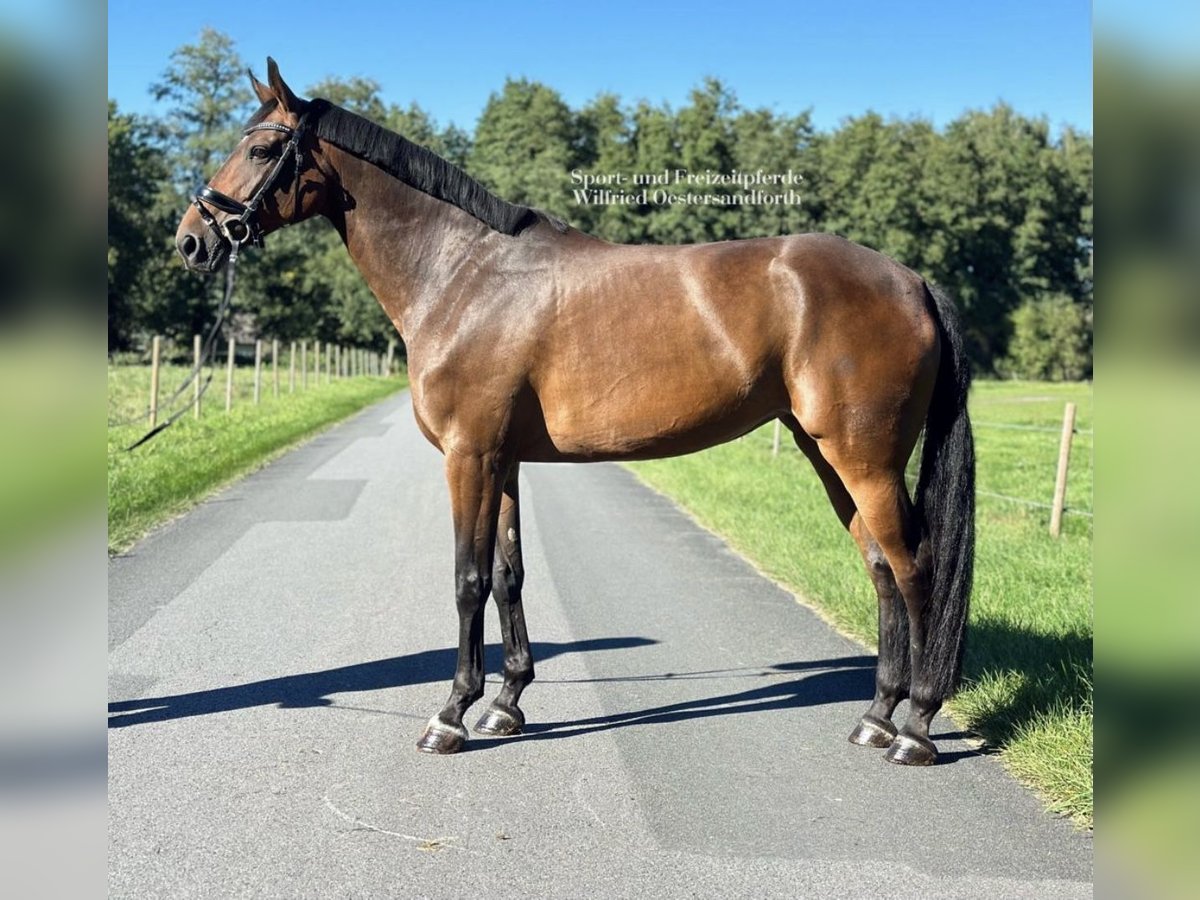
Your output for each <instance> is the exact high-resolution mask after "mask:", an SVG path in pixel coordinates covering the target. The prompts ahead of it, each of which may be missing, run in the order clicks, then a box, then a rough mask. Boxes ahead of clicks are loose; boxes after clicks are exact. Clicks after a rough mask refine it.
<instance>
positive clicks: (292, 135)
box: [192, 113, 308, 262]
mask: <svg viewBox="0 0 1200 900" xmlns="http://www.w3.org/2000/svg"><path fill="white" fill-rule="evenodd" d="M307 119H308V114H307V113H305V114H304V115H303V116H301V118H300V121H299V123H297V125H296V127H295V128H289V127H288V126H287V125H283V124H281V123H279V122H260V123H259V124H257V125H251V126H250V127H249V128H247V129H246V130H245V131H243V132H242V134H243V135H249V134H253V133H254V132H256V131H278V132H282V133H283V134H286V135H287V136H288V142H287V143H286V144H285V145H284V147H283V150H282V151H280V154H279V159H278V160H276V161H275V165H274V166H273V167H272V168H271V171H270V172H269V173H268V174H267V177H266V178H265V179H264V180H263V181H262V183H261V184H259V186H258V188H257V189H256V190H255V191H254V193H253V195H251V197H250V199H249V200H247V201H246V202H245V203H242V202H241V201H239V200H234V199H233V198H232V197H230V196H228V195H227V194H222V193H221V192H220V191H218V190H216V189H215V188H213V186H212V185H209V184H206V185H205V186H204V187H202V188H200V190H199V191H198V192H197V193H196V195H195V196H194V197H192V203H193V205H194V206H195V207H196V209H197V210H198V211H199V213H200V218H201V219H203V220H204V224H205V225H207V226H208V227H209V229H210V230H211V231H212V232H213V233H214V234H215V235H216V236H217V237H218V238H219V239H220V240H221V241H224V242H227V243H228V244H229V258H230V261H231V262H234V261H236V260H237V255H238V250H239V249H240V248H241V246H242V245H243V244H253V245H254V246H255V247H261V246H262V245H263V233H262V226H261V225H259V223H258V219H257V216H256V215H255V214H256V213H257V212H258V207H259V204H261V203H262V199H263V197H265V196H266V194H267V191H269V190H271V188H272V187H273V186H274V184H275V180H276V179H277V178H279V174H280V173H281V172H282V171H283V167H284V166H285V165H287V162H288V159H289V157H290V158H291V159H294V160H295V163H296V170H295V173H294V174H293V176H292V178H293V179H294V184H295V199H294V201H293V203H292V218H293V219H295V217H296V214H297V212H298V211H299V209H298V207H299V205H300V160H301V151H300V139H301V138H302V137H303V136H304V131H305V126H306V124H307V121H306V120H307ZM205 204H208V206H211V207H213V208H214V209H218V210H220V211H221V212H224V213H229V215H231V216H233V218H231V219H226V220H225V221H224V222H218V221H217V219H216V217H215V216H214V215H213V214H212V213H211V212H209V210H208V206H206V205H205Z"/></svg>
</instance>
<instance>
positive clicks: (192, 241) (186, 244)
mask: <svg viewBox="0 0 1200 900" xmlns="http://www.w3.org/2000/svg"><path fill="white" fill-rule="evenodd" d="M199 247H200V242H199V241H197V240H196V238H195V237H194V236H193V235H190V234H185V235H184V236H183V238H182V239H181V240H180V241H179V252H180V253H182V254H183V255H184V256H185V257H186V258H187V259H191V258H192V257H193V256H195V255H196V251H197V250H198V249H199Z"/></svg>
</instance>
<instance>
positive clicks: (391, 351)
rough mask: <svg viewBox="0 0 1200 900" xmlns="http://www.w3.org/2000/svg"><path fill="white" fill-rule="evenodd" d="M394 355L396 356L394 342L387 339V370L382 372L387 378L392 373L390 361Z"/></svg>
mask: <svg viewBox="0 0 1200 900" xmlns="http://www.w3.org/2000/svg"><path fill="white" fill-rule="evenodd" d="M395 357H396V342H395V341H388V355H387V371H386V372H384V374H385V375H387V376H388V377H389V378H390V377H391V374H392V361H393V360H394V359H395Z"/></svg>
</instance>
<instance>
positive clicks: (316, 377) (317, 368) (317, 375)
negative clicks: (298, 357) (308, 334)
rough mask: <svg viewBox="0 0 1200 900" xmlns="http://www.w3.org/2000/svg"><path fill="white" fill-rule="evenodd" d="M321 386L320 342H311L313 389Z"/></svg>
mask: <svg viewBox="0 0 1200 900" xmlns="http://www.w3.org/2000/svg"><path fill="white" fill-rule="evenodd" d="M320 386H321V342H320V341H313V387H320Z"/></svg>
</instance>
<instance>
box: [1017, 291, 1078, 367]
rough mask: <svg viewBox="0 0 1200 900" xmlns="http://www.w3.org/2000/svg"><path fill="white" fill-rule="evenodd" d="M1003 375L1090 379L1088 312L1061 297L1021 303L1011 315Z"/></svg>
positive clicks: (1069, 299)
mask: <svg viewBox="0 0 1200 900" xmlns="http://www.w3.org/2000/svg"><path fill="white" fill-rule="evenodd" d="M1012 331H1013V334H1012V340H1011V341H1010V342H1009V345H1008V356H1007V357H1006V358H1005V359H1004V360H1003V361H1002V363H1001V364H1000V370H1001V372H1003V373H1004V374H1005V375H1009V376H1011V377H1014V378H1026V379H1040V380H1048V381H1077V380H1079V379H1080V378H1085V377H1090V376H1091V374H1092V372H1091V359H1092V325H1091V311H1090V309H1089V308H1087V307H1085V306H1084V305H1083V304H1081V303H1076V302H1074V301H1073V300H1072V299H1071V298H1070V297H1067V296H1065V295H1063V294H1055V295H1053V296H1050V297H1042V298H1038V299H1036V300H1031V301H1027V302H1025V303H1022V304H1021V305H1020V306H1019V307H1018V308H1017V310H1016V311H1015V312H1014V313H1013V314H1012Z"/></svg>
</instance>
